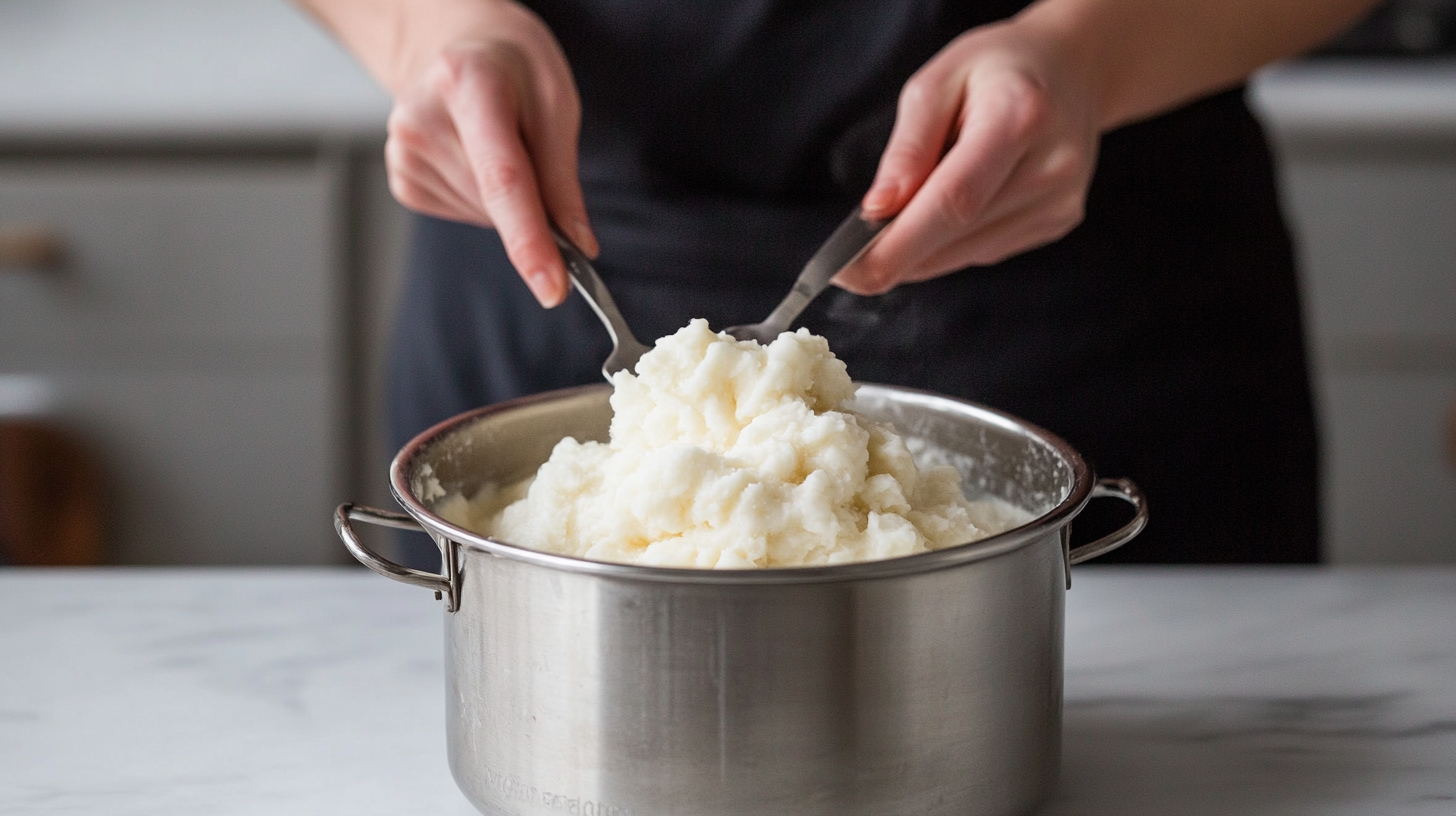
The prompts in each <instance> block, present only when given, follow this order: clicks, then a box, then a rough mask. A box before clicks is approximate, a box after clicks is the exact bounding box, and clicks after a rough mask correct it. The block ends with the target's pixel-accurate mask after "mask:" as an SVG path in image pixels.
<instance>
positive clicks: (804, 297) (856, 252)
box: [761, 207, 894, 334]
mask: <svg viewBox="0 0 1456 816" xmlns="http://www.w3.org/2000/svg"><path fill="white" fill-rule="evenodd" d="M892 220H894V219H886V220H884V221H867V220H865V217H864V211H863V210H862V209H860V208H859V207H855V208H854V211H853V212H851V213H850V214H849V217H847V218H845V219H844V220H843V221H841V222H839V226H838V227H835V228H834V232H832V233H830V235H829V238H828V240H826V241H825V242H824V245H823V246H821V247H819V251H818V252H815V253H814V257H812V258H810V259H809V262H808V263H806V264H804V271H803V272H800V273H799V278H798V280H796V281H794V288H793V289H790V290H789V294H788V295H787V296H785V297H784V299H783V301H782V302H781V303H779V305H778V306H776V307H774V310H773V312H772V313H770V314H769V316H768V317H767V318H765V319H764V321H763V323H762V324H761V325H763V326H772V327H773V329H774V331H772V332H771V333H772V334H777V333H778V332H780V331H788V330H789V326H790V325H792V324H793V322H794V318H796V317H798V316H799V313H800V312H802V311H804V307H805V306H808V305H809V302H810V301H812V300H813V299H814V298H816V297H818V296H819V293H820V292H823V291H824V288H825V287H827V286H828V285H829V279H830V278H832V277H834V276H835V275H836V274H838V273H839V270H841V269H843V268H845V267H846V266H849V264H850V263H852V262H853V261H854V260H855V259H856V258H858V257H859V256H860V255H862V254H863V253H864V251H865V250H866V249H868V248H869V246H870V244H871V243H872V242H873V241H874V240H875V237H876V236H878V235H879V234H880V231H881V230H883V229H884V228H885V226H886V225H887V224H889V223H890V221H892Z"/></svg>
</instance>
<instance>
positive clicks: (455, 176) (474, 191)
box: [384, 96, 490, 226]
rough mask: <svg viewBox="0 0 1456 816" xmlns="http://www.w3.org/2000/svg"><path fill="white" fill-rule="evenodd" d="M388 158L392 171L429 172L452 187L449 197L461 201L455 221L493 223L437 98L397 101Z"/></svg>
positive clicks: (412, 174) (413, 174) (386, 152)
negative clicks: (421, 100) (451, 194)
mask: <svg viewBox="0 0 1456 816" xmlns="http://www.w3.org/2000/svg"><path fill="white" fill-rule="evenodd" d="M384 157H385V162H386V164H387V165H388V167H389V168H390V170H391V172H393V171H395V170H396V169H398V170H400V171H402V172H403V173H405V174H406V175H407V176H409V177H411V178H414V179H419V178H421V177H422V176H424V175H426V174H428V175H430V176H431V177H438V179H439V180H440V181H442V182H443V183H444V184H445V185H447V186H449V187H450V188H451V189H452V190H453V191H454V195H453V196H447V198H448V199H451V200H454V199H458V200H459V201H460V202H461V206H460V209H459V211H458V212H455V213H453V214H452V215H451V216H450V217H451V219H452V220H455V221H465V222H469V223H473V224H480V225H482V226H489V225H490V217H489V216H488V215H487V214H486V212H485V207H484V205H483V204H482V203H481V201H480V191H479V188H478V187H477V185H476V184H475V177H474V175H473V173H472V172H471V170H470V165H469V160H468V158H467V157H466V155H465V149H464V148H463V147H462V146H461V144H460V135H459V133H458V132H457V131H456V130H455V123H454V122H452V121H451V120H450V115H449V112H448V111H447V110H446V109H445V108H444V106H443V105H441V104H438V100H437V98H436V97H434V96H430V97H429V98H428V99H427V100H426V101H424V102H414V101H410V100H401V101H400V102H397V103H396V104H395V107H394V110H392V111H391V112H390V116H389V138H388V139H387V140H386V141H385V144H384ZM405 203H406V205H408V202H405Z"/></svg>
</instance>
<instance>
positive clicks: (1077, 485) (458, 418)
mask: <svg viewBox="0 0 1456 816" xmlns="http://www.w3.org/2000/svg"><path fill="white" fill-rule="evenodd" d="M855 385H856V386H857V387H858V388H859V389H860V390H861V391H863V390H869V391H871V392H874V391H879V392H889V393H894V394H897V395H899V396H900V398H901V399H900V401H902V402H904V401H907V400H906V399H905V398H907V397H908V401H910V402H915V403H919V404H922V405H925V404H935V405H936V406H938V407H942V408H945V407H949V408H952V409H953V410H955V411H959V412H962V413H965V414H967V415H970V416H974V417H975V418H976V419H978V420H980V421H982V422H986V423H988V424H992V425H996V426H998V427H1000V428H1003V429H1005V430H1009V431H1012V432H1014V433H1017V434H1020V435H1022V436H1028V437H1031V438H1033V439H1035V440H1036V441H1038V442H1040V443H1042V444H1044V445H1046V446H1047V447H1049V448H1051V449H1052V450H1054V451H1056V453H1057V454H1058V455H1059V456H1061V457H1062V458H1063V459H1064V460H1065V461H1066V462H1067V464H1068V466H1070V467H1071V469H1072V489H1071V490H1069V491H1068V492H1067V496H1066V497H1065V498H1063V499H1062V501H1060V502H1058V503H1057V505H1056V506H1055V507H1053V508H1052V509H1050V510H1048V511H1046V512H1045V513H1042V514H1041V515H1039V516H1037V517H1036V518H1034V519H1032V520H1031V521H1029V522H1027V523H1026V524H1023V525H1021V526H1019V527H1013V528H1011V529H1010V530H1007V531H1005V532H1002V533H998V534H996V535H993V536H990V537H988V538H983V539H979V540H976V541H973V542H969V543H966V544H958V545H954V546H951V547H946V548H945V549H941V550H932V551H930V552H924V553H915V554H913V555H902V556H897V557H894V558H884V559H879V560H875V561H856V562H852V563H848V564H834V565H829V566H814V567H774V568H771V569H739V570H719V569H704V568H701V567H658V566H648V565H642V564H623V563H618V562H612V561H593V560H589V559H586V558H577V557H575V556H570V555H559V554H556V553H548V552H543V551H541V550H533V549H530V548H528V547H522V546H520V545H518V544H512V543H510V542H507V541H502V540H500V539H496V538H493V537H491V536H485V535H481V534H479V533H475V532H471V531H470V530H466V529H464V528H462V527H458V526H456V525H454V524H451V523H450V522H448V521H446V520H444V519H442V518H440V517H439V516H437V515H435V514H434V512H433V511H432V510H431V509H430V508H428V507H426V506H425V504H424V503H423V502H421V501H420V500H419V499H418V498H416V497H415V495H414V493H413V491H412V489H411V487H410V479H409V472H410V469H411V466H412V465H413V464H414V460H415V459H416V458H418V457H419V455H420V454H421V453H422V452H424V451H425V450H427V449H428V448H429V447H430V446H431V445H433V444H435V443H436V442H437V441H438V440H439V439H440V438H441V437H443V436H445V435H447V434H449V433H451V432H453V431H455V430H458V429H460V428H462V427H464V426H466V425H468V424H470V423H472V422H475V421H477V420H479V419H482V418H484V417H489V416H494V415H496V414H501V413H505V412H508V411H511V410H514V409H517V408H521V407H524V406H527V405H533V404H536V403H539V402H549V401H553V400H558V399H565V398H569V397H573V396H577V395H580V394H584V393H587V392H591V391H602V390H609V389H611V387H612V386H611V385H610V384H608V383H602V384H594V385H583V386H576V387H574V388H562V389H557V390H554V391H546V392H543V393H540V394H532V395H529V396H525V397H518V398H516V399H512V400H507V401H505V402H499V403H495V404H493V405H487V406H485V407H483V408H476V409H474V410H471V411H466V412H464V413H462V414H457V415H455V416H453V417H451V418H449V419H447V420H445V421H443V422H440V423H438V424H436V425H435V426H433V427H431V428H429V429H428V430H426V431H424V432H423V433H420V434H419V435H418V436H416V437H415V438H414V439H412V440H410V442H409V443H408V444H406V445H405V446H404V447H403V448H401V449H400V451H399V453H397V454H396V455H395V457H394V461H393V462H391V463H390V466H389V482H390V490H391V492H392V493H393V494H394V497H395V499H396V500H397V501H398V502H399V503H400V505H401V506H402V507H403V508H404V509H405V512H407V513H409V514H410V516H412V517H414V519H415V520H416V521H417V522H419V523H420V525H421V526H422V527H424V528H425V530H426V531H427V532H429V533H430V534H431V535H432V536H435V537H436V538H446V539H449V540H451V541H453V542H455V543H456V544H457V545H460V546H463V547H467V548H469V549H473V550H477V551H481V552H484V553H488V554H490V555H495V556H500V557H503V558H510V559H512V560H515V561H522V562H525V563H529V564H535V565H537V566H542V567H549V568H552V569H561V570H566V571H568V572H577V573H587V574H591V575H598V576H602V577H608V578H620V579H633V580H645V581H658V582H668V583H681V584H752V585H774V584H799V583H826V582H834V581H850V580H863V579H869V578H887V577H893V576H899V575H907V574H912V573H920V572H931V571H934V570H940V569H945V568H948V567H954V566H959V565H961V564H967V563H971V562H975V561H981V560H984V559H987V558H993V557H995V556H997V555H1001V554H1002V553H1006V552H1010V551H1012V550H1016V549H1019V548H1021V547H1024V546H1026V545H1028V544H1030V543H1031V542H1033V541H1036V540H1038V539H1040V538H1041V537H1042V536H1044V535H1046V534H1047V533H1049V532H1053V531H1056V530H1058V529H1060V528H1062V527H1064V526H1065V525H1067V524H1068V523H1070V522H1071V520H1072V518H1073V517H1074V516H1076V515H1077V514H1078V513H1080V512H1081V511H1082V508H1083V507H1084V506H1085V505H1086V504H1087V501H1088V500H1089V499H1090V497H1091V494H1092V488H1093V481H1094V480H1093V478H1092V473H1091V469H1090V468H1089V467H1088V465H1087V463H1086V461H1085V460H1084V459H1083V458H1082V455H1081V454H1079V453H1078V452H1077V451H1076V449H1075V448H1073V447H1072V446H1071V445H1069V444H1067V442H1066V441H1065V440H1063V439H1062V438H1061V437H1059V436H1057V435H1056V434H1053V433H1051V432H1050V431H1047V430H1045V429H1043V428H1041V427H1039V426H1037V425H1033V424H1031V423H1029V422H1026V421H1025V420H1022V419H1019V418H1017V417H1015V416H1012V415H1011V414H1008V413H1005V412H1003V411H998V410H996V409H994V408H989V407H987V406H985V405H981V404H980V403H976V402H972V401H970V400H965V399H960V398H958V397H950V396H946V395H944V394H937V393H935V392H932V391H924V390H921V389H916V388H907V387H904V386H898V385H881V384H877V383H861V382H856V383H855ZM857 393H858V392H857ZM1063 548H1064V549H1065V548H1066V541H1065V539H1064V540H1063Z"/></svg>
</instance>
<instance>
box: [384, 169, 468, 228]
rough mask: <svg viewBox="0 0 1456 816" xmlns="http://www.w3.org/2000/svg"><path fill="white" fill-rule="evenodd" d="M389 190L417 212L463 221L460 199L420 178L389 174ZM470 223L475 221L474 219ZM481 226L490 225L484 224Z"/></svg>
mask: <svg viewBox="0 0 1456 816" xmlns="http://www.w3.org/2000/svg"><path fill="white" fill-rule="evenodd" d="M389 191H390V193H392V194H393V195H394V197H395V198H397V199H399V201H400V203H402V204H404V205H405V206H406V207H408V208H410V209H411V210H414V211H415V212H418V213H422V214H424V215H429V216H433V217H435V218H444V219H446V220H449V221H461V220H463V219H461V218H460V216H459V211H460V203H459V201H458V199H454V198H452V197H451V196H447V195H442V194H441V192H440V190H439V189H437V188H435V187H432V186H430V185H427V184H422V183H420V181H419V180H418V179H414V178H410V177H408V176H404V175H402V174H398V175H397V174H393V173H391V174H390V176H389ZM468 223H474V222H473V221H471V222H468ZM481 226H488V225H484V224H482V225H481Z"/></svg>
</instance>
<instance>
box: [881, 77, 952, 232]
mask: <svg viewBox="0 0 1456 816" xmlns="http://www.w3.org/2000/svg"><path fill="white" fill-rule="evenodd" d="M935 65H936V64H935V63H932V64H931V65H928V66H927V67H926V68H924V69H922V70H921V71H920V72H917V73H916V74H915V76H912V77H911V78H910V80H909V81H908V82H906V83H905V87H904V88H902V89H901V91H900V98H899V101H898V102H897V104H896V109H895V125H894V127H893V128H892V129H891V130H890V141H889V143H888V144H886V145H885V152H884V153H883V154H881V156H880V164H879V167H878V168H876V170H875V180H874V181H873V182H872V183H871V184H870V189H869V191H868V192H866V193H865V195H864V199H863V200H862V201H861V206H862V207H863V208H864V211H865V215H867V216H869V217H870V218H889V217H890V216H892V215H894V214H895V213H897V212H899V211H900V208H902V207H904V206H905V203H906V202H907V201H909V200H910V198H911V197H912V196H913V195H914V194H915V191H916V190H918V189H919V188H920V185H921V184H922V183H924V181H925V179H926V178H927V177H928V176H929V175H930V173H931V171H932V170H934V169H935V165H936V163H937V162H938V161H940V157H941V154H942V153H944V152H945V146H946V143H947V142H948V141H949V139H950V135H951V132H952V129H953V128H954V125H955V121H956V117H957V115H958V114H959V112H960V107H961V100H962V97H963V88H964V78H960V80H959V81H957V78H956V77H955V76H952V75H948V74H947V73H946V72H944V71H942V70H939V69H938V68H937V67H933V66H935Z"/></svg>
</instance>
